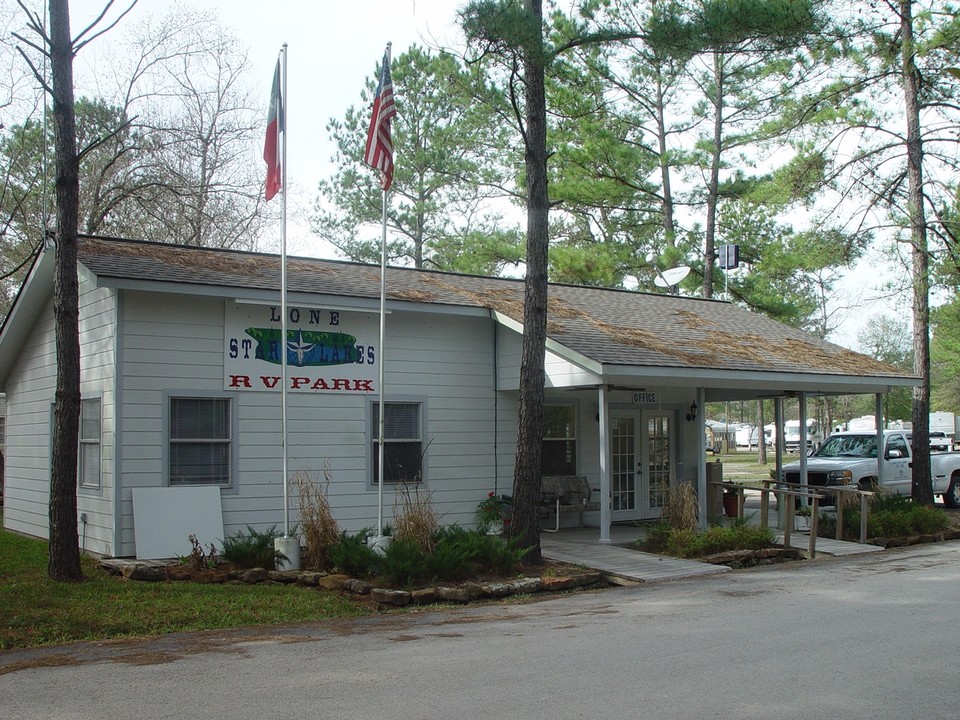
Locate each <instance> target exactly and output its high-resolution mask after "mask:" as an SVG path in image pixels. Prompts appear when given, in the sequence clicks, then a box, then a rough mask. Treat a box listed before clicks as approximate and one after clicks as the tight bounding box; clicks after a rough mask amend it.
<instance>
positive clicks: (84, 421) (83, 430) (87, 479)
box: [77, 398, 102, 490]
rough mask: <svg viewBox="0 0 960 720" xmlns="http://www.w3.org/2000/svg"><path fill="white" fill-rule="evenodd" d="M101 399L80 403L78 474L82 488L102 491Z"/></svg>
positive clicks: (90, 399)
mask: <svg viewBox="0 0 960 720" xmlns="http://www.w3.org/2000/svg"><path fill="white" fill-rule="evenodd" d="M100 406H101V403H100V398H88V399H86V400H81V401H80V449H79V457H78V462H77V472H78V474H79V475H80V478H79V480H80V487H82V488H91V489H96V490H99V489H100V429H101V427H102V421H101V417H100Z"/></svg>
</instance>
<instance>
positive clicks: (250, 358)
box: [223, 303, 378, 394]
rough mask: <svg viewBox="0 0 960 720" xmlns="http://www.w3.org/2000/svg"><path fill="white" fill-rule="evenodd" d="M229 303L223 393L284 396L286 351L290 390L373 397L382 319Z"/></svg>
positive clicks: (342, 313) (333, 311) (318, 310)
mask: <svg viewBox="0 0 960 720" xmlns="http://www.w3.org/2000/svg"><path fill="white" fill-rule="evenodd" d="M280 312H281V311H280V307H279V306H274V305H251V304H240V303H227V304H226V308H225V311H224V358H223V367H224V389H225V390H259V391H266V392H270V391H279V390H280V388H281V375H282V373H281V366H282V363H283V352H284V351H285V352H286V362H287V382H286V386H287V390H288V391H296V392H337V393H345V392H349V393H364V394H368V393H373V392H376V380H377V373H378V371H377V360H378V353H377V347H376V342H377V337H378V319H377V316H376V315H373V314H369V313H356V312H343V311H340V310H330V309H323V308H299V307H288V308H287V333H286V334H287V337H286V342H285V343H282V342H281V335H282V333H283V329H282V325H281V321H282V318H281V315H280Z"/></svg>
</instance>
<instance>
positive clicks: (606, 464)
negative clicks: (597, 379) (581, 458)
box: [600, 384, 611, 544]
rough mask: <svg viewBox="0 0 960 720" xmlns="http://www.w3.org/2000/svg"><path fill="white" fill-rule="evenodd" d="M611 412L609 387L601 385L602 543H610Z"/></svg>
mask: <svg viewBox="0 0 960 720" xmlns="http://www.w3.org/2000/svg"><path fill="white" fill-rule="evenodd" d="M610 465H611V458H610V411H609V408H608V407H607V386H606V385H605V384H601V385H600V542H601V543H606V544H609V543H610Z"/></svg>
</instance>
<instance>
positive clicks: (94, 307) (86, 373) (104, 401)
mask: <svg viewBox="0 0 960 720" xmlns="http://www.w3.org/2000/svg"><path fill="white" fill-rule="evenodd" d="M116 334H117V299H116V293H115V292H113V291H112V290H107V289H102V288H97V287H96V285H95V283H94V280H93V278H90V277H87V276H85V274H83V273H82V274H81V277H80V397H81V398H82V399H86V398H100V418H101V426H100V487H99V488H98V489H90V488H80V489H79V490H78V492H77V511H78V512H79V513H85V514H86V518H87V522H86V525H85V526H84V525H82V524H81V525H80V527H79V528H78V529H79V531H80V536H81V543H82V544H83V549H85V550H90V551H92V552H96V553H100V554H102V555H113V554H115V548H114V537H113V529H114V528H113V525H114V518H113V495H114V485H115V482H116V471H115V469H116V378H115V373H116Z"/></svg>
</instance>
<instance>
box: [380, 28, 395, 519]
mask: <svg viewBox="0 0 960 720" xmlns="http://www.w3.org/2000/svg"><path fill="white" fill-rule="evenodd" d="M391 45H392V43H387V56H386V61H385V62H386V63H387V66H388V67H389V63H390V46H391ZM388 192H389V191H388V190H384V191H383V222H382V227H381V235H380V369H379V371H380V374H379V379H378V380H377V382H378V383H379V403H378V404H379V409H380V413H379V414H380V417H379V420H378V424H379V440H378V441H379V443H380V452H378V453H377V455H378V457H377V473H378V474H377V537H378V538H380V537H383V456H384V455H385V454H386V453H385V448H384V445H383V443H384V416H385V415H386V407H385V406H384V392H383V376H384V367H383V366H384V343H385V340H386V334H387V193H388Z"/></svg>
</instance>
